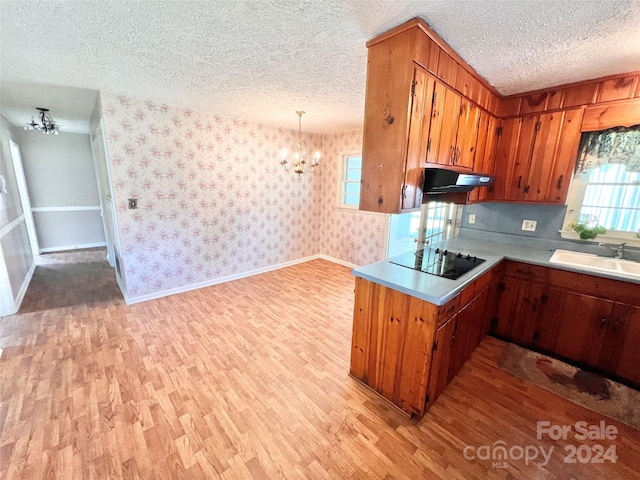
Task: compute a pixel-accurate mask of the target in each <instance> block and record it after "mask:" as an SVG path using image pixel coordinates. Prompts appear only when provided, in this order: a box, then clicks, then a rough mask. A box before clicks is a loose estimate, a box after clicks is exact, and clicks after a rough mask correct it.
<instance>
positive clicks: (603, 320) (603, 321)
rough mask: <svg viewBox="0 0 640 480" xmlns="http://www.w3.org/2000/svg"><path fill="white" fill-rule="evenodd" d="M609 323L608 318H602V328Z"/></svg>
mask: <svg viewBox="0 0 640 480" xmlns="http://www.w3.org/2000/svg"><path fill="white" fill-rule="evenodd" d="M606 324H607V319H606V318H601V319H600V328H604V327H605V326H606Z"/></svg>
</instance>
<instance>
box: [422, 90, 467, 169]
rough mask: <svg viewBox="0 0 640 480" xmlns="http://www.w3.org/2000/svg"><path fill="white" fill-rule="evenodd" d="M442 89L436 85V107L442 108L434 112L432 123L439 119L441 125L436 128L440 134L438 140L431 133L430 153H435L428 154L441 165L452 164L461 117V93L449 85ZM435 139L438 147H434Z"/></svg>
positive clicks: (434, 161) (432, 160)
mask: <svg viewBox="0 0 640 480" xmlns="http://www.w3.org/2000/svg"><path fill="white" fill-rule="evenodd" d="M441 91H442V93H440V92H438V87H437V86H436V91H435V94H436V102H435V104H434V109H435V108H438V109H441V110H440V111H439V112H436V115H435V116H434V115H433V113H432V119H431V124H432V126H433V122H434V121H436V120H437V122H438V123H439V125H438V126H437V128H436V130H439V136H438V139H437V141H436V140H435V135H432V134H431V133H429V139H430V140H431V145H430V147H431V148H430V152H429V153H431V152H433V154H432V155H431V156H429V154H427V160H428V161H430V162H431V163H437V164H439V165H452V164H453V158H454V153H455V148H456V134H457V132H458V119H459V117H460V95H458V94H457V93H456V92H455V91H453V90H451V89H450V88H447V87H443V88H442V89H441ZM439 97H443V98H442V100H438V98H439ZM432 130H433V127H432ZM434 133H435V132H434ZM434 141H435V142H436V143H437V146H436V147H434ZM429 158H431V160H429Z"/></svg>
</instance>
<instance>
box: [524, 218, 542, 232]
mask: <svg viewBox="0 0 640 480" xmlns="http://www.w3.org/2000/svg"><path fill="white" fill-rule="evenodd" d="M536 225H538V222H537V221H535V220H523V221H522V230H525V231H527V232H535V231H536Z"/></svg>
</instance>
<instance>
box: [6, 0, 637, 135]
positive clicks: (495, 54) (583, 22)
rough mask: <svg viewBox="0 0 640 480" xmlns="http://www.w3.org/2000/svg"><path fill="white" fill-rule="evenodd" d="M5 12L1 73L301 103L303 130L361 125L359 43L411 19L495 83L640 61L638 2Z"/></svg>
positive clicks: (142, 6) (288, 116) (221, 2)
mask: <svg viewBox="0 0 640 480" xmlns="http://www.w3.org/2000/svg"><path fill="white" fill-rule="evenodd" d="M0 10H1V11H0V13H1V19H0V22H1V23H0V26H1V33H0V35H1V36H0V39H1V47H0V48H1V50H0V54H1V59H0V60H1V70H0V73H1V75H2V77H1V78H2V82H15V83H31V84H34V83H35V84H42V83H47V84H51V85H58V86H65V87H79V88H84V89H98V90H106V91H111V92H116V93H122V94H125V95H129V96H132V97H135V98H139V99H145V100H152V101H156V102H164V103H168V104H173V105H178V106H182V107H190V108H194V109H200V110H206V111H210V112H214V113H218V114H222V115H229V116H234V117H237V118H242V119H246V120H250V121H255V122H261V123H264V124H269V125H280V126H283V127H289V128H294V127H296V124H297V117H296V115H295V111H296V110H298V109H302V110H306V111H307V114H306V115H305V116H304V118H303V128H304V129H305V130H310V131H314V132H319V133H322V132H336V131H341V130H346V129H349V128H356V127H359V126H361V125H362V117H363V109H364V88H365V77H366V55H367V51H366V47H365V43H366V41H367V40H369V39H371V38H373V37H375V36H376V35H377V34H379V33H382V32H384V31H386V30H388V29H390V28H392V27H394V26H396V25H398V24H400V23H402V22H404V21H406V20H409V19H411V18H413V17H416V16H419V17H422V18H423V19H424V20H425V21H426V22H427V23H428V24H429V25H430V26H431V27H432V28H433V29H434V30H435V31H436V32H438V34H439V35H440V36H441V37H442V38H443V39H444V40H445V41H447V42H448V43H449V44H450V45H451V47H453V49H454V50H456V51H457V52H458V53H459V54H460V55H461V56H462V57H463V58H464V59H465V60H467V62H468V63H469V64H470V65H471V66H473V67H474V68H475V69H476V70H477V71H478V72H479V73H480V74H481V75H482V76H484V77H485V78H486V79H487V80H488V81H489V82H490V83H491V84H493V85H494V86H495V87H496V88H497V89H498V90H499V91H500V92H502V93H503V94H511V93H517V92H523V91H528V90H533V89H537V88H543V87H548V86H553V85H558V84H562V83H567V82H572V81H578V80H584V79H588V78H594V77H599V76H604V75H608V74H614V73H621V72H626V71H633V70H640V1H637V0H630V1H622V0H607V1H587V0H562V1H556V0H554V1H545V0H537V1H531V0H527V1H525V0H521V1H517V0H493V1H479V0H462V1H451V0H420V1H407V0H384V1H382V0H379V1H376V0H321V1H312V0H249V1H228V0H210V1H195V0H192V1H171V2H168V1H153V2H150V1H145V0H141V1H135V0H129V1H105V0H101V1H84V2H78V1H68V0H67V1H65V0H62V1H55V2H51V1H45V0H43V1H17V2H16V1H10V0H2V1H1V2H0ZM3 92H5V93H6V89H3ZM77 101H78V102H79V101H80V98H78V99H77ZM34 106H47V105H29V107H34ZM6 108H10V107H9V106H8V105H5V104H4V103H3V104H2V109H3V111H5V109H6ZM54 113H55V112H54ZM27 120H28V119H27Z"/></svg>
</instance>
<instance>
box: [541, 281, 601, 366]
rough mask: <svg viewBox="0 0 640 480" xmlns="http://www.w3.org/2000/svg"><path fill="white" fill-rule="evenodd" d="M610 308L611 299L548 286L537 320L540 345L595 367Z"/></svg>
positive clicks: (557, 353)
mask: <svg viewBox="0 0 640 480" xmlns="http://www.w3.org/2000/svg"><path fill="white" fill-rule="evenodd" d="M612 309H613V302H612V301H610V300H604V299H601V298H597V297H592V296H590V295H585V294H581V293H574V292H567V291H566V290H561V289H557V288H549V291H548V300H547V302H545V308H544V311H543V315H542V317H541V319H540V321H539V322H538V324H539V325H544V327H542V328H541V327H538V328H539V330H538V331H539V332H540V346H541V348H544V346H543V344H544V345H545V346H548V348H545V349H546V350H549V351H551V352H552V353H555V354H556V355H560V356H562V357H566V358H570V359H572V360H575V361H578V362H582V363H585V364H587V365H590V366H593V367H597V366H598V362H599V359H600V354H601V352H602V348H603V345H604V339H605V335H606V333H607V325H608V321H609V319H610V317H611V312H612ZM543 337H544V339H543Z"/></svg>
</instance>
